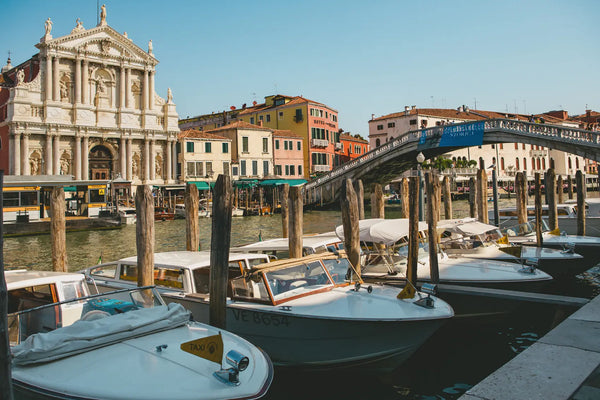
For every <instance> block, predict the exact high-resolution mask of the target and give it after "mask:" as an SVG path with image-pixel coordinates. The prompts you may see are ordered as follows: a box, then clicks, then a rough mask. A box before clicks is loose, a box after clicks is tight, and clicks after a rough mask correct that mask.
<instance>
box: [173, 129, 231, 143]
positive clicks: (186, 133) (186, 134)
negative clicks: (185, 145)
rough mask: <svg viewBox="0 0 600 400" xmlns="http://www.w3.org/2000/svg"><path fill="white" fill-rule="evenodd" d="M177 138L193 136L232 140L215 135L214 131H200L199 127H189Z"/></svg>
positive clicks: (196, 137)
mask: <svg viewBox="0 0 600 400" xmlns="http://www.w3.org/2000/svg"><path fill="white" fill-rule="evenodd" d="M177 138H179V139H183V138H192V139H212V140H231V139H229V138H226V137H223V136H218V135H213V134H212V133H208V132H203V131H199V130H197V129H188V130H185V131H181V132H179V134H178V135H177Z"/></svg>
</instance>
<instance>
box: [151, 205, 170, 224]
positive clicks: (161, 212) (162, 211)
mask: <svg viewBox="0 0 600 400" xmlns="http://www.w3.org/2000/svg"><path fill="white" fill-rule="evenodd" d="M174 219H175V212H174V211H172V210H171V209H169V208H167V207H155V208H154V220H155V221H172V220H174Z"/></svg>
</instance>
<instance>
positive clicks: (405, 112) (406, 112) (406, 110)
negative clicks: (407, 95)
mask: <svg viewBox="0 0 600 400" xmlns="http://www.w3.org/2000/svg"><path fill="white" fill-rule="evenodd" d="M409 110H410V107H409V106H404V115H408V114H409Z"/></svg>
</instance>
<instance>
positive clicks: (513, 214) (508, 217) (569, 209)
mask: <svg viewBox="0 0 600 400" xmlns="http://www.w3.org/2000/svg"><path fill="white" fill-rule="evenodd" d="M585 209H586V214H585V229H586V234H587V235H588V236H600V198H590V199H586V200H585ZM556 211H557V212H556V214H557V218H558V226H559V228H560V230H561V231H564V232H566V233H567V234H568V235H576V234H577V203H576V202H575V201H574V200H568V201H567V202H565V203H562V204H557V205H556ZM488 216H489V220H490V221H493V220H494V211H493V210H489V211H488ZM498 216H499V218H500V221H499V223H498V225H499V227H500V228H506V227H508V226H511V225H517V224H518V221H517V208H516V207H503V208H500V209H499V210H498ZM527 218H528V219H532V218H535V206H533V205H528V206H527ZM542 218H543V219H544V220H545V221H546V222H547V221H548V205H547V204H543V205H542Z"/></svg>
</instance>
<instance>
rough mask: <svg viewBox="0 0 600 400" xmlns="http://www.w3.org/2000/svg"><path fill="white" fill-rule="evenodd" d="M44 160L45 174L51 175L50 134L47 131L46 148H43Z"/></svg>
mask: <svg viewBox="0 0 600 400" xmlns="http://www.w3.org/2000/svg"><path fill="white" fill-rule="evenodd" d="M44 157H45V159H46V162H45V166H46V168H45V172H44V173H45V174H46V175H52V135H51V133H50V132H49V131H47V132H46V148H45V150H44Z"/></svg>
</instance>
